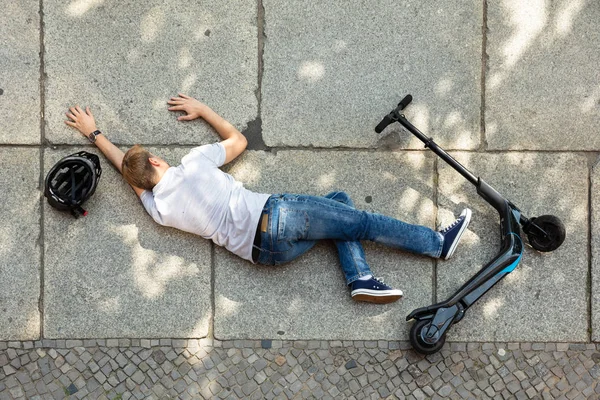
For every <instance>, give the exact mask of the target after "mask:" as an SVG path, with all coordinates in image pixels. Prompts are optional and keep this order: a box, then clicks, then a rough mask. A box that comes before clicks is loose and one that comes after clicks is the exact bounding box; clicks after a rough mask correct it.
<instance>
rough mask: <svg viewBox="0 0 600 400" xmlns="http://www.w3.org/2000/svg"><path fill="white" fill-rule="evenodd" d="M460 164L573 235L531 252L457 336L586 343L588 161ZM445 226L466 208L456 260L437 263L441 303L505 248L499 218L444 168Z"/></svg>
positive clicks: (475, 160)
mask: <svg viewBox="0 0 600 400" xmlns="http://www.w3.org/2000/svg"><path fill="white" fill-rule="evenodd" d="M457 158H458V160H459V161H460V162H461V163H463V165H465V166H466V167H467V168H470V169H471V170H472V171H473V172H475V173H476V174H477V175H478V176H480V177H481V178H483V179H484V180H485V181H486V182H488V183H489V184H490V185H492V186H493V187H494V188H496V190H498V191H499V192H500V193H501V194H503V195H504V196H506V197H507V198H508V199H509V200H511V201H512V202H513V203H514V204H515V205H517V207H519V208H520V209H521V210H523V213H524V214H525V215H526V216H528V217H534V216H539V215H543V214H554V215H556V216H558V217H559V218H561V220H562V221H563V222H564V224H565V226H566V230H567V237H566V240H565V242H564V243H563V245H562V246H561V247H560V248H559V249H557V250H556V251H554V252H552V253H543V254H542V253H538V252H537V251H535V250H533V249H532V248H531V247H529V246H526V247H525V251H524V252H523V258H522V261H521V263H520V265H519V266H518V267H517V269H515V270H514V271H513V272H512V273H511V274H509V275H508V276H507V277H506V278H504V279H503V280H502V281H500V282H499V283H498V284H497V285H496V286H495V287H494V288H492V290H491V291H490V292H489V293H487V294H486V296H485V297H483V298H482V299H481V300H480V301H479V302H478V303H476V304H475V305H474V306H473V307H472V308H471V309H470V310H469V311H468V312H467V316H466V317H465V319H464V320H463V321H461V322H460V323H459V324H458V325H457V326H456V327H455V328H453V330H452V331H451V334H450V338H451V339H452V340H456V339H457V338H460V340H484V341H485V340H489V341H585V340H587V339H588V334H589V332H588V311H589V310H588V306H589V303H588V296H587V294H586V292H585V291H584V290H581V288H583V287H586V286H587V285H588V274H589V265H588V262H589V260H588V249H587V240H588V235H587V227H588V212H587V210H588V207H587V202H588V185H587V183H588V174H587V168H588V165H587V159H586V157H583V156H581V155H577V154H570V153H547V154H544V153H499V154H486V155H485V156H480V155H477V154H468V153H459V154H457ZM439 165H440V169H439V192H438V202H439V220H440V221H441V222H442V224H445V223H448V222H451V221H452V220H453V218H454V217H452V215H451V214H452V213H454V214H458V213H459V212H460V210H461V209H462V208H463V207H464V205H465V204H466V205H468V206H469V207H470V208H471V209H472V210H473V220H472V223H471V225H470V226H469V231H468V232H467V234H466V235H465V237H464V239H463V243H461V245H460V247H459V248H458V249H457V251H456V253H455V255H454V258H453V259H452V260H450V261H447V262H443V261H440V262H438V268H437V277H438V286H437V287H438V300H440V301H441V300H443V299H445V298H446V297H447V296H449V295H450V294H451V293H454V291H455V290H456V289H458V288H459V287H460V286H461V285H462V284H463V283H464V282H466V281H467V279H468V278H469V277H470V276H471V275H473V274H474V273H475V272H476V271H478V270H479V268H480V267H481V265H483V264H484V263H485V262H487V261H489V260H491V259H492V257H493V256H494V255H495V254H496V253H497V251H498V250H499V249H500V237H499V229H498V221H499V219H498V214H497V212H496V211H495V210H494V209H493V208H492V207H490V206H489V205H488V204H487V203H485V202H484V201H483V200H482V199H480V198H479V196H477V195H476V194H475V190H474V187H472V185H470V184H469V183H467V181H466V180H463V179H462V178H460V179H458V178H457V177H458V175H457V174H456V172H455V171H454V170H453V169H451V168H450V167H447V166H446V165H445V164H439Z"/></svg>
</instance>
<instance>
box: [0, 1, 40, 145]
mask: <svg viewBox="0 0 600 400" xmlns="http://www.w3.org/2000/svg"><path fill="white" fill-rule="evenodd" d="M39 7H40V3H39V1H37V0H24V1H10V0H0V8H2V13H3V14H4V16H5V17H4V18H3V20H2V24H0V71H1V72H0V105H1V106H0V143H14V144H39V143H40V59H39V53H40V29H39V28H40V20H39Z"/></svg>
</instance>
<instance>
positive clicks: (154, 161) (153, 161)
mask: <svg viewBox="0 0 600 400" xmlns="http://www.w3.org/2000/svg"><path fill="white" fill-rule="evenodd" d="M148 161H149V162H150V164H152V165H154V166H155V167H158V166H160V160H159V159H158V158H155V157H150V158H148Z"/></svg>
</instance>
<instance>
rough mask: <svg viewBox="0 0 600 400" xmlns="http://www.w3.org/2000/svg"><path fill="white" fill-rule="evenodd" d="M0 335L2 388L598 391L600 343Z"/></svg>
mask: <svg viewBox="0 0 600 400" xmlns="http://www.w3.org/2000/svg"><path fill="white" fill-rule="evenodd" d="M409 347H410V346H409V344H408V343H405V342H388V341H348V342H347V341H343V342H342V341H275V340H274V341H271V340H262V341H253V340H235V341H224V342H220V341H213V340H210V339H201V340H175V339H160V340H156V339H153V340H149V339H148V340H144V339H141V340H140V339H137V340H136V339H132V340H129V339H107V340H66V341H65V340H41V341H37V342H0V398H1V399H32V400H35V399H63V398H74V399H81V398H90V399H97V398H99V399H130V398H137V399H171V398H181V399H198V398H204V399H213V398H222V399H229V398H232V399H237V398H242V399H263V398H264V399H273V398H277V399H292V398H302V399H307V398H317V399H321V398H322V399H339V398H348V399H369V398H372V399H380V398H385V399H388V398H390V399H394V398H398V399H404V398H406V399H426V398H432V399H447V398H450V399H486V398H493V399H515V398H516V399H598V398H600V384H599V383H598V382H599V381H600V379H599V378H600V344H598V345H595V344H566V343H468V344H466V343H451V344H447V345H446V346H445V347H444V348H443V349H442V351H441V352H439V353H437V354H434V355H431V356H427V357H423V356H420V355H418V354H416V353H414V352H413V351H412V350H409Z"/></svg>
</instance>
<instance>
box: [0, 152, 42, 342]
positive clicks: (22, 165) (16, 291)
mask: <svg viewBox="0 0 600 400" xmlns="http://www.w3.org/2000/svg"><path fill="white" fill-rule="evenodd" d="M39 179H40V153H39V150H37V149H23V148H20V149H10V148H0V193H3V194H4V196H3V197H2V207H0V221H2V226H1V227H0V340H28V339H29V340H30V339H36V338H38V337H39V335H40V313H39V310H38V301H39V297H40V248H39V242H38V240H39V235H40V192H39V190H38V185H39Z"/></svg>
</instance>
